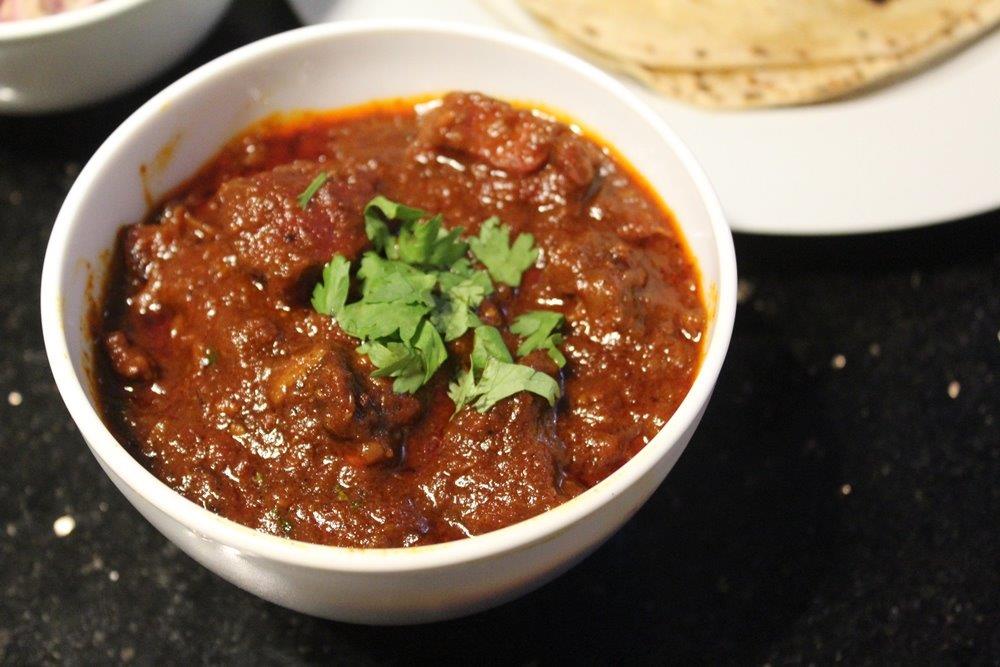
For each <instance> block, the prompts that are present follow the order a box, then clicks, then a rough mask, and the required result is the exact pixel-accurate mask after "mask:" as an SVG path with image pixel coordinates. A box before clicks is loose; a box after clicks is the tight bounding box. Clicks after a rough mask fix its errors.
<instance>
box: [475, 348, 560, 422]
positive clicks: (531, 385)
mask: <svg viewBox="0 0 1000 667" xmlns="http://www.w3.org/2000/svg"><path fill="white" fill-rule="evenodd" d="M521 391H530V392H531V393H533V394H538V395H539V396H541V397H542V398H544V399H545V400H546V401H548V403H549V405H555V404H556V399H557V398H558V397H559V384H558V383H557V382H556V381H555V380H554V379H552V377H551V376H549V375H546V374H545V373H540V372H538V371H536V370H534V369H533V368H529V367H528V366H522V365H521V364H511V363H506V362H503V361H500V360H498V359H490V360H489V362H488V363H487V364H486V368H484V369H483V376H482V377H481V378H480V379H479V382H477V383H476V393H478V394H479V397H478V398H477V399H476V401H475V403H473V407H474V408H476V410H477V411H479V412H486V411H487V410H489V409H490V408H491V407H493V406H494V405H495V404H496V403H497V402H498V401H501V400H503V399H505V398H507V397H508V396H513V395H514V394H516V393H518V392H521Z"/></svg>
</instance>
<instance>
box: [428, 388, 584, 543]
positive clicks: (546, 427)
mask: <svg viewBox="0 0 1000 667" xmlns="http://www.w3.org/2000/svg"><path fill="white" fill-rule="evenodd" d="M543 403H544V401H542V400H541V399H538V398H536V397H534V396H531V395H528V394H519V395H516V396H515V397H513V398H511V399H508V400H505V401H502V402H501V403H498V404H497V405H495V406H494V407H493V408H492V409H490V410H489V411H488V412H486V413H485V414H480V413H478V412H476V411H475V410H463V411H462V412H460V413H459V414H458V415H456V416H455V418H454V419H453V420H451V422H449V423H448V425H447V427H446V430H445V432H444V434H443V437H442V443H441V446H440V447H439V448H438V450H437V456H436V460H434V461H433V462H430V463H429V464H424V465H423V466H422V471H421V475H422V477H421V480H420V483H419V486H420V487H421V488H422V489H423V490H424V493H425V494H426V496H427V498H428V502H430V503H431V504H432V505H433V506H434V508H435V510H436V513H437V515H438V516H439V517H440V520H441V521H442V522H443V523H445V524H446V525H447V526H450V527H451V528H452V530H457V531H458V533H459V534H460V535H461V534H466V535H478V534H481V533H485V532H488V531H491V530H496V529H497V528H502V527H503V526H507V525H510V524H511V523H514V522H517V521H521V520H523V519H527V518H529V517H532V516H535V515H536V514H539V513H541V512H543V511H545V510H547V509H549V508H551V507H554V506H555V505H558V504H559V503H560V502H562V501H563V500H565V498H563V497H561V495H560V493H559V491H558V484H559V479H560V472H559V470H560V459H561V453H562V450H561V445H560V444H559V441H558V439H557V438H556V437H555V434H554V417H553V416H552V414H551V413H550V412H549V411H547V410H546V411H543V410H542V404H543Z"/></svg>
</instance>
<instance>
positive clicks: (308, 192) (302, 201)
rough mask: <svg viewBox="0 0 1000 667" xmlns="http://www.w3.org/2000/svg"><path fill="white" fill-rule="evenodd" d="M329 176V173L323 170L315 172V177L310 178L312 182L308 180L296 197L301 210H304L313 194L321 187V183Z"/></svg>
mask: <svg viewBox="0 0 1000 667" xmlns="http://www.w3.org/2000/svg"><path fill="white" fill-rule="evenodd" d="M329 178H330V174H328V173H326V172H325V171H321V172H319V173H318V174H316V178H314V179H312V182H310V183H309V185H307V186H306V189H305V190H303V191H302V193H301V194H300V195H299V196H298V197H297V198H296V199H298V200H299V208H301V209H302V210H303V211H304V210H306V208H307V207H308V206H309V200H310V199H312V198H313V195H314V194H316V193H317V192H318V191H319V189H320V188H321V187H323V184H324V183H326V181H327V179H329Z"/></svg>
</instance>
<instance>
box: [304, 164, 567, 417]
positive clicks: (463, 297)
mask: <svg viewBox="0 0 1000 667" xmlns="http://www.w3.org/2000/svg"><path fill="white" fill-rule="evenodd" d="M321 175H322V176H324V178H323V181H320V182H319V183H318V184H317V181H314V182H313V184H311V185H310V187H309V188H307V190H306V192H303V193H302V196H301V197H300V202H301V200H302V199H303V198H305V202H306V203H308V197H307V194H308V196H309V197H311V196H312V194H314V193H315V191H316V190H317V189H318V188H319V187H320V186H321V185H322V183H323V182H325V180H326V178H325V174H321ZM317 179H319V177H317ZM313 185H316V187H315V188H314V187H313ZM310 190H311V192H310ZM364 219H365V233H366V235H367V236H368V239H369V240H370V241H371V242H372V246H373V248H374V249H373V250H370V251H368V252H366V253H365V254H364V255H363V256H362V257H361V261H360V262H359V263H358V267H357V272H356V278H357V281H358V289H357V293H360V298H359V299H358V300H356V301H353V302H351V303H348V302H347V299H348V295H349V293H350V292H351V263H350V262H349V261H348V260H347V259H346V258H344V257H342V256H340V255H335V256H334V257H333V259H331V260H330V262H329V263H328V264H327V265H326V266H325V267H324V268H323V274H322V279H321V281H320V282H319V283H318V284H317V285H316V287H315V289H314V290H313V294H312V305H313V308H314V309H315V310H316V311H317V312H319V313H322V314H324V315H330V316H332V317H334V318H335V319H336V320H337V323H338V324H339V325H340V327H341V329H343V330H344V331H345V332H346V333H347V334H349V335H351V336H354V337H355V338H359V339H360V340H361V343H360V344H359V345H358V348H357V351H358V353H359V354H364V355H367V356H368V358H369V359H370V360H371V362H372V364H373V365H374V366H375V369H376V370H375V371H374V372H373V373H372V375H373V376H376V377H391V378H394V382H393V390H394V391H396V392H398V393H414V392H416V391H417V390H418V389H419V388H420V387H422V386H423V385H424V384H426V383H427V382H428V381H429V380H430V379H431V377H432V376H433V375H434V373H435V372H436V371H437V370H438V369H439V368H440V367H441V365H442V364H443V363H444V362H445V360H446V359H447V357H448V350H447V348H446V347H445V345H444V343H445V341H452V340H455V339H457V338H460V337H461V336H463V335H465V333H466V332H467V331H469V330H470V329H472V330H474V332H475V333H474V338H473V349H472V353H471V355H470V360H469V364H470V366H469V369H468V370H461V371H460V372H459V374H458V378H457V379H456V381H455V382H453V383H452V384H451V387H450V390H449V396H451V398H452V400H453V401H454V402H455V406H456V411H457V410H459V409H461V408H462V407H464V406H466V405H471V406H472V407H474V408H475V409H476V410H478V411H480V412H485V411H486V410H488V409H489V408H490V407H492V406H493V405H494V404H496V403H497V401H500V400H502V399H504V398H506V397H508V396H512V395H513V394H516V393H518V392H521V391H530V392H533V393H535V394H538V395H539V396H542V397H543V398H545V399H546V400H547V401H548V402H549V404H550V405H554V404H555V401H556V399H557V398H558V397H559V384H558V383H557V382H556V380H555V379H554V378H552V377H550V376H548V375H546V374H545V373H541V372H539V371H536V370H534V369H533V368H530V367H528V366H525V365H523V364H517V363H514V361H513V359H512V358H511V355H510V352H509V351H508V349H507V346H506V344H505V343H504V341H503V336H502V335H501V333H500V331H499V330H498V329H496V328H495V327H491V326H484V325H483V324H482V322H481V321H480V320H479V317H478V316H477V315H476V309H477V308H478V307H479V305H480V304H481V303H482V302H483V300H484V299H485V298H486V297H488V296H490V295H491V294H492V293H493V292H494V286H493V280H497V281H499V282H503V283H505V284H507V285H510V286H512V287H516V286H518V285H519V284H520V282H521V276H522V274H523V273H524V272H525V271H526V270H527V269H528V268H530V267H531V266H534V263H535V261H536V260H537V258H538V250H537V249H536V248H535V247H534V238H533V237H532V236H531V235H530V234H520V235H519V236H518V237H517V239H516V240H515V241H514V243H513V245H511V244H510V228H509V227H507V226H506V225H502V224H500V221H499V220H498V219H497V218H495V217H494V218H490V219H489V220H487V221H485V222H484V223H483V225H482V227H481V229H480V233H479V235H478V236H476V237H473V238H471V239H469V241H468V242H466V241H464V240H462V238H461V234H462V228H461V227H456V228H453V229H450V230H448V229H445V228H444V221H443V219H442V218H441V216H440V215H432V214H430V213H428V212H426V211H422V210H420V209H416V208H412V207H409V206H405V205H403V204H399V203H396V202H393V201H391V200H389V199H386V198H385V197H382V196H377V197H375V198H374V199H372V200H371V201H370V202H369V203H368V205H367V206H365V210H364ZM470 249H471V251H472V254H473V256H474V257H475V258H476V259H477V260H479V262H481V264H482V265H483V266H485V267H486V270H482V269H477V268H475V267H474V266H473V265H472V263H471V262H470V261H469V258H468V257H467V253H468V252H469V251H470ZM491 277H492V279H493V280H491ZM562 319H563V318H562V315H560V314H559V313H552V312H548V311H532V312H529V313H525V314H524V315H522V316H521V317H519V318H518V319H517V321H516V322H515V323H514V325H513V326H512V327H511V333H514V334H517V335H519V336H522V337H524V341H523V342H522V343H521V345H520V346H519V347H518V356H523V355H525V354H527V353H529V352H531V351H533V350H536V349H545V350H546V351H548V353H549V355H550V356H551V357H552V358H553V359H554V360H555V361H556V363H557V364H559V366H560V367H562V365H563V364H565V363H566V360H565V358H564V357H563V356H562V354H561V353H560V352H559V350H558V349H557V347H556V346H557V345H559V344H561V343H562V336H561V335H560V334H559V333H557V332H556V329H558V327H559V326H560V325H561V324H562Z"/></svg>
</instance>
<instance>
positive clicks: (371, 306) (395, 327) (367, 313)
mask: <svg viewBox="0 0 1000 667" xmlns="http://www.w3.org/2000/svg"><path fill="white" fill-rule="evenodd" d="M429 310H430V307H429V306H425V305H414V304H410V305H406V304H403V305H401V304H398V303H365V302H364V301H363V300H362V301H356V302H354V303H349V304H347V305H346V306H344V308H343V309H342V310H341V312H340V315H338V316H337V321H338V323H339V324H340V328H341V329H343V330H344V331H345V332H347V333H348V334H350V335H352V336H354V337H355V338H386V337H388V336H391V335H393V334H394V333H396V332H397V331H398V332H399V337H400V339H402V340H409V339H410V338H412V337H413V335H414V334H415V333H416V331H417V328H418V327H419V326H420V322H421V320H423V318H424V315H426V314H427V312H428V311H429Z"/></svg>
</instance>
